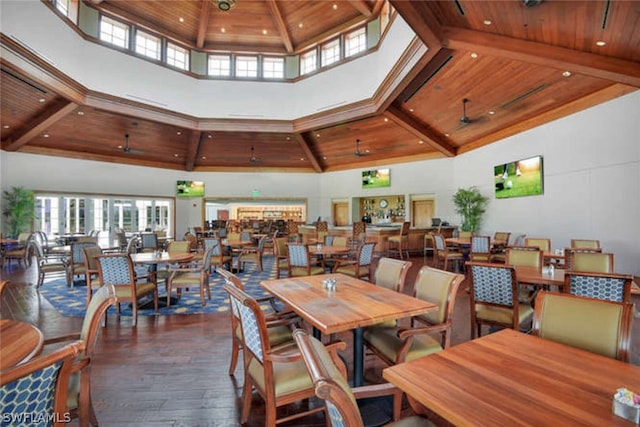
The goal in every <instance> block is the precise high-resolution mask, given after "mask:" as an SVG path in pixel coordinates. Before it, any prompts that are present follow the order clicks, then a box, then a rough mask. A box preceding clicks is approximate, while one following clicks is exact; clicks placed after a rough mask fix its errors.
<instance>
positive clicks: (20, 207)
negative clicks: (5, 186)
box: [2, 187, 35, 239]
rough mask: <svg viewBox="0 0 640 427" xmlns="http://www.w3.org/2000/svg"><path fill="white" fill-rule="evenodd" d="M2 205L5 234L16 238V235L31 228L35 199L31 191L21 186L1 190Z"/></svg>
mask: <svg viewBox="0 0 640 427" xmlns="http://www.w3.org/2000/svg"><path fill="white" fill-rule="evenodd" d="M3 197H4V206H3V208H2V216H4V217H5V225H6V231H7V235H8V237H10V238H16V239H17V238H18V235H19V234H20V233H23V232H27V231H29V230H31V225H32V222H33V218H34V216H35V199H34V197H33V191H31V190H26V189H24V188H22V187H12V189H11V190H5V191H3Z"/></svg>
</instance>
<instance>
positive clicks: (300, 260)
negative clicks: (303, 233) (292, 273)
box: [288, 243, 309, 267]
mask: <svg viewBox="0 0 640 427" xmlns="http://www.w3.org/2000/svg"><path fill="white" fill-rule="evenodd" d="M288 247H289V267H308V266H309V248H308V247H307V245H306V244H304V243H289V245H288Z"/></svg>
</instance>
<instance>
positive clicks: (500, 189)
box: [493, 156, 544, 199]
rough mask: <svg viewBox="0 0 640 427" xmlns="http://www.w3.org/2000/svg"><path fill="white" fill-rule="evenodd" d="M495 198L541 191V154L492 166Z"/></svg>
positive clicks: (535, 194) (533, 193)
mask: <svg viewBox="0 0 640 427" xmlns="http://www.w3.org/2000/svg"><path fill="white" fill-rule="evenodd" d="M493 177H494V181H495V193H496V199H506V198H509V197H522V196H537V195H540V194H542V193H543V188H544V187H543V173H542V156H535V157H530V158H528V159H522V160H516V161H514V162H510V163H503V164H500V165H496V166H495V167H494V168H493Z"/></svg>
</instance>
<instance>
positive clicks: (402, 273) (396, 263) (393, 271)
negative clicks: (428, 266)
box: [373, 257, 411, 292]
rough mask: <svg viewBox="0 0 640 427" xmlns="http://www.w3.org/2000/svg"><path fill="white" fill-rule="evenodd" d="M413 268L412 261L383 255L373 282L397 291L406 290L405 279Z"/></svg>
mask: <svg viewBox="0 0 640 427" xmlns="http://www.w3.org/2000/svg"><path fill="white" fill-rule="evenodd" d="M409 268H411V261H403V260H399V259H394V258H387V257H382V258H380V259H379V260H378V266H377V267H376V271H375V273H374V275H373V283H375V284H376V285H377V286H382V287H385V288H387V289H391V290H392V291H396V292H403V291H404V281H405V279H406V277H407V273H408V272H409Z"/></svg>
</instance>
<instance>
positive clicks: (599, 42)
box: [596, 40, 607, 46]
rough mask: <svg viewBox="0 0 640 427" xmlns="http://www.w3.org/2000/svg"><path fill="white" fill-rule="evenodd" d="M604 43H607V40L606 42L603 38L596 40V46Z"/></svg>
mask: <svg viewBox="0 0 640 427" xmlns="http://www.w3.org/2000/svg"><path fill="white" fill-rule="evenodd" d="M606 44H607V42H606V41H604V40H598V41H597V42H596V46H605V45H606Z"/></svg>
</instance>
